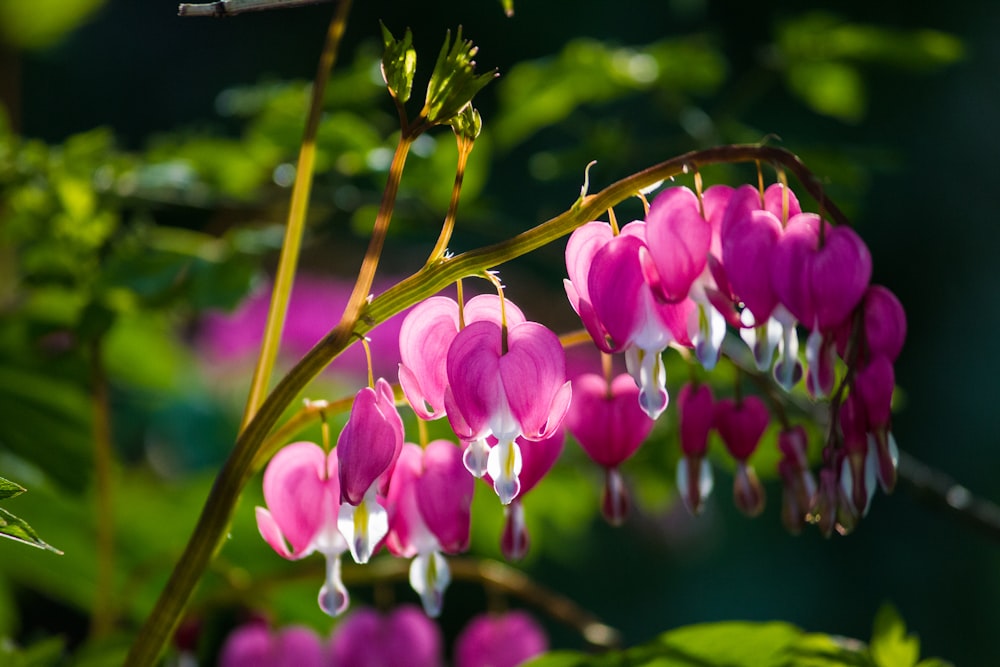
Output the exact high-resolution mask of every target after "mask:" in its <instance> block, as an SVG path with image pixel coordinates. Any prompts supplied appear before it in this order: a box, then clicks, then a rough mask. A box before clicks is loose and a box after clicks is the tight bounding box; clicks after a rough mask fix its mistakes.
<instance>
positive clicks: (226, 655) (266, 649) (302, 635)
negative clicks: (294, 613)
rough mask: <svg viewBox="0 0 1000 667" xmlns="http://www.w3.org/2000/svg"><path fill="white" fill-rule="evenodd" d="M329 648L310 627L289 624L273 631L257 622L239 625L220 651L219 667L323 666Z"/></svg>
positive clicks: (264, 624) (325, 662)
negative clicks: (259, 666) (252, 666)
mask: <svg viewBox="0 0 1000 667" xmlns="http://www.w3.org/2000/svg"><path fill="white" fill-rule="evenodd" d="M327 664H328V662H327V655H326V647H325V646H323V642H322V641H321V640H320V638H319V636H318V635H317V634H316V633H315V632H314V631H313V630H312V629H310V628H307V627H303V626H288V627H286V628H283V629H282V630H281V631H279V632H277V633H274V632H272V631H271V630H270V629H269V628H268V627H267V624H266V623H263V622H261V621H255V622H251V623H248V624H246V625H243V626H240V627H239V628H236V629H235V630H233V631H232V632H231V633H229V636H228V637H226V641H225V643H223V645H222V649H221V650H220V651H219V667H248V666H250V665H262V666H266V667H324V666H325V665H327Z"/></svg>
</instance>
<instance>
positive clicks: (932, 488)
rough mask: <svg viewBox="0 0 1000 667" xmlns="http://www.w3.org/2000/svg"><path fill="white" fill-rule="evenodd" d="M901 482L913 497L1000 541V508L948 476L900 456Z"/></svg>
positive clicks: (904, 454)
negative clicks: (911, 492) (908, 488)
mask: <svg viewBox="0 0 1000 667" xmlns="http://www.w3.org/2000/svg"><path fill="white" fill-rule="evenodd" d="M899 479H900V480H901V481H903V482H905V483H906V485H907V486H908V487H910V489H911V490H912V491H913V494H914V495H915V496H916V497H917V498H919V499H921V500H924V501H926V502H928V503H929V504H931V505H935V506H937V507H939V508H941V509H943V510H945V511H946V512H947V513H948V514H951V515H952V516H955V517H956V518H958V519H960V520H962V521H964V522H965V523H966V524H968V525H970V526H972V527H973V528H976V529H977V530H979V531H980V532H982V533H984V534H985V535H988V536H989V537H991V538H993V539H994V540H998V541H1000V505H997V504H996V503H994V502H993V501H991V500H987V499H986V498H982V497H980V496H976V495H974V494H973V493H972V492H971V491H969V489H967V488H965V487H964V486H962V485H961V484H959V483H958V482H956V481H955V480H954V479H952V478H951V477H949V476H948V475H947V474H945V473H943V472H941V471H940V470H937V469H935V468H931V467H930V466H928V465H927V464H926V463H922V462H920V461H918V460H917V459H915V458H913V457H912V456H910V455H909V454H907V453H906V452H903V451H901V452H899Z"/></svg>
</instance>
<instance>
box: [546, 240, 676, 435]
mask: <svg viewBox="0 0 1000 667" xmlns="http://www.w3.org/2000/svg"><path fill="white" fill-rule="evenodd" d="M645 238H646V223H644V222H641V221H635V222H631V223H629V224H627V225H625V227H623V228H622V230H621V234H619V235H618V236H615V235H614V233H613V232H612V230H611V227H610V225H607V224H605V223H602V222H588V223H587V224H586V225H583V226H582V227H580V228H578V229H577V230H576V231H575V232H573V234H572V235H571V236H570V239H569V242H568V243H567V245H566V268H567V272H568V274H569V280H567V281H564V285H565V287H566V294H567V296H568V297H569V301H570V305H572V306H573V308H574V309H575V310H576V312H577V313H578V314H579V315H580V319H581V320H582V321H583V324H584V326H585V327H586V328H587V331H588V332H589V333H590V335H591V337H592V338H593V340H594V343H595V344H596V345H597V347H598V348H599V349H600V350H601V351H602V352H606V353H608V354H611V353H614V352H624V353H625V363H626V366H627V367H628V371H629V374H630V375H631V376H632V378H633V380H635V383H636V385H637V386H638V387H639V388H640V390H641V391H640V393H639V402H640V405H642V408H643V410H645V412H646V414H648V415H649V416H650V418H651V419H656V418H657V417H658V416H659V415H660V414H662V412H663V411H664V410H665V409H666V408H667V403H668V401H669V396H668V395H667V391H666V372H665V370H664V367H663V360H662V358H661V356H660V355H661V354H662V352H663V351H664V350H665V349H666V348H667V346H668V345H670V343H672V342H677V343H679V344H681V345H690V344H691V341H690V338H689V337H688V334H687V320H688V317H689V315H690V314H691V313H692V312H693V311H694V309H695V305H694V302H692V301H691V300H689V299H685V300H683V301H681V302H680V303H677V304H667V303H659V302H657V300H656V299H655V298H654V296H653V292H652V291H651V289H650V286H649V284H648V283H647V282H646V277H645V275H644V272H643V267H642V263H641V260H640V252H641V251H643V250H645V249H646V240H645Z"/></svg>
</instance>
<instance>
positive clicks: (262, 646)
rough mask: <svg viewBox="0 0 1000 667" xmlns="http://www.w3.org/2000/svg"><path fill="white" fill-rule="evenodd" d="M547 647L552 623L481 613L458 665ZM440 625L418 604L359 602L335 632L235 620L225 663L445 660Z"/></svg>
mask: <svg viewBox="0 0 1000 667" xmlns="http://www.w3.org/2000/svg"><path fill="white" fill-rule="evenodd" d="M547 648H548V638H547V636H546V634H545V631H544V630H543V629H542V628H541V627H540V626H539V625H538V623H537V622H536V621H535V620H534V619H533V618H532V617H531V616H530V615H528V614H527V613H525V612H522V611H511V612H507V613H504V614H481V615H479V616H476V617H473V618H472V619H470V620H469V622H468V624H467V625H466V626H465V628H464V629H463V630H462V631H461V633H459V635H458V637H456V639H455V646H454V661H453V664H454V665H455V667H515V665H520V664H521V663H523V662H524V661H526V660H528V659H530V658H533V657H534V656H536V655H539V654H540V653H543V652H544V651H545V650H546V649H547ZM444 664H445V662H444V639H443V638H442V636H441V630H440V629H439V628H438V626H437V625H436V624H435V623H434V622H433V621H431V620H429V619H428V618H427V617H426V616H425V615H424V614H422V613H421V612H420V610H419V609H417V608H416V607H413V606H411V605H402V606H400V607H398V608H396V609H395V610H393V611H392V612H391V613H388V614H380V613H378V612H376V611H374V610H372V609H359V610H358V611H356V612H354V613H352V614H351V615H350V616H348V617H347V618H345V619H344V621H343V622H341V623H340V624H338V625H337V626H336V627H335V628H334V631H333V633H332V635H331V637H330V639H329V640H324V639H322V638H321V637H320V636H319V635H318V634H317V633H316V632H315V631H314V630H312V629H310V628H307V627H303V626H289V627H286V628H282V629H281V630H279V631H277V632H276V631H274V630H272V629H271V628H269V627H268V624H267V623H266V621H263V620H254V621H251V622H250V623H247V624H245V625H242V626H240V627H238V628H236V629H235V630H234V631H233V632H231V633H230V634H229V636H228V637H227V638H226V641H225V643H224V644H223V646H222V649H221V651H220V654H219V665H220V667H247V666H248V665H253V666H254V667H285V666H287V667H327V666H329V665H367V666H368V667H398V666H399V665H409V666H411V667H443V665H444Z"/></svg>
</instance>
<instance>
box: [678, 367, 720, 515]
mask: <svg viewBox="0 0 1000 667" xmlns="http://www.w3.org/2000/svg"><path fill="white" fill-rule="evenodd" d="M713 401H714V399H713V397H712V388H711V387H709V386H708V385H707V384H702V385H698V386H693V385H690V384H686V385H684V386H683V387H682V388H681V391H680V394H679V395H678V396H677V415H678V427H677V428H678V431H679V432H680V433H679V437H680V441H681V450H682V452H683V456H682V457H681V459H680V461H678V462H677V491H678V493H679V494H680V496H681V500H682V501H683V502H684V506H685V507H686V508H687V510H688V511H689V512H691V514H694V515H698V514H700V513H701V509H702V504H703V503H704V501H705V499H706V498H708V496H709V494H711V493H712V486H713V485H714V478H713V476H712V466H711V464H709V462H708V460H707V459H706V458H705V453H706V451H707V449H708V433H709V431H710V430H711V429H712V414H713V407H712V406H713Z"/></svg>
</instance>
